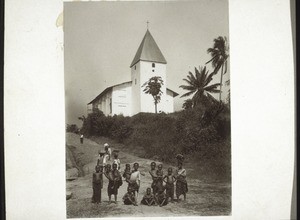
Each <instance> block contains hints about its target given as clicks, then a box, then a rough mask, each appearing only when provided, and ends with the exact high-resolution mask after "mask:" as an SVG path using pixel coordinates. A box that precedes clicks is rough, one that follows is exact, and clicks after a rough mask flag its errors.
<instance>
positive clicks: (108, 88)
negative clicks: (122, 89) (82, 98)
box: [88, 81, 132, 105]
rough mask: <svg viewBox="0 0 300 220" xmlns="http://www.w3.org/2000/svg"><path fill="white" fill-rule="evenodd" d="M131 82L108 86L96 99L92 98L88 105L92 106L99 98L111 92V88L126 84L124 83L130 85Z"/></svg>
mask: <svg viewBox="0 0 300 220" xmlns="http://www.w3.org/2000/svg"><path fill="white" fill-rule="evenodd" d="M131 82H132V81H128V82H124V83H119V84H116V85H113V86H110V87H107V88H106V89H104V90H103V91H102V92H101V93H100V94H99V95H98V96H97V97H96V98H94V99H93V100H92V101H90V102H89V103H88V105H89V104H92V103H93V102H95V101H97V100H98V99H99V98H101V96H103V95H104V94H105V93H107V92H108V91H110V90H112V88H113V87H115V86H120V85H123V84H126V83H131Z"/></svg>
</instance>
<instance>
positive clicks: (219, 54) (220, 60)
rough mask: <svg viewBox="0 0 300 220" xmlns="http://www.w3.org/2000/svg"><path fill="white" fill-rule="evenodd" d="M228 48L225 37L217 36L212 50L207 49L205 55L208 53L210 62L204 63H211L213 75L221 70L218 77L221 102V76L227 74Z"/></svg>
mask: <svg viewBox="0 0 300 220" xmlns="http://www.w3.org/2000/svg"><path fill="white" fill-rule="evenodd" d="M228 51H229V47H228V43H227V38H226V37H221V36H219V37H218V38H216V39H214V45H213V47H212V48H208V49H207V53H210V55H211V57H212V58H211V60H209V61H208V62H206V64H208V63H210V62H211V63H212V66H213V68H214V74H217V73H218V72H219V70H220V69H221V77H220V91H221V92H220V97H219V100H220V101H221V94H222V80H223V75H224V74H225V73H226V72H227V59H228V57H229V53H228Z"/></svg>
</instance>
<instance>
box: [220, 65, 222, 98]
mask: <svg viewBox="0 0 300 220" xmlns="http://www.w3.org/2000/svg"><path fill="white" fill-rule="evenodd" d="M222 80H223V64H222V69H221V79H220V102H221V94H222Z"/></svg>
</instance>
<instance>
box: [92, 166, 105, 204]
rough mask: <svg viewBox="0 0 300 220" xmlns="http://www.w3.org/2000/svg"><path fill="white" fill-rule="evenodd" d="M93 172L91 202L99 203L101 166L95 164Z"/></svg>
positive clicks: (101, 186) (101, 184)
mask: <svg viewBox="0 0 300 220" xmlns="http://www.w3.org/2000/svg"><path fill="white" fill-rule="evenodd" d="M95 170H96V172H95V173H93V197H92V203H97V204H99V203H101V189H102V188H103V175H102V174H103V166H101V165H97V166H96V167H95Z"/></svg>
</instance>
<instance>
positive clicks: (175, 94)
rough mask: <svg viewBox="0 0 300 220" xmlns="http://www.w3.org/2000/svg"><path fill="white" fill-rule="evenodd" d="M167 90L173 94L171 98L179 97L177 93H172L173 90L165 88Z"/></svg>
mask: <svg viewBox="0 0 300 220" xmlns="http://www.w3.org/2000/svg"><path fill="white" fill-rule="evenodd" d="M167 90H169V91H170V92H173V94H174V95H173V97H176V96H178V95H179V94H178V93H177V92H174V91H173V90H171V89H168V88H167Z"/></svg>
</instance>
